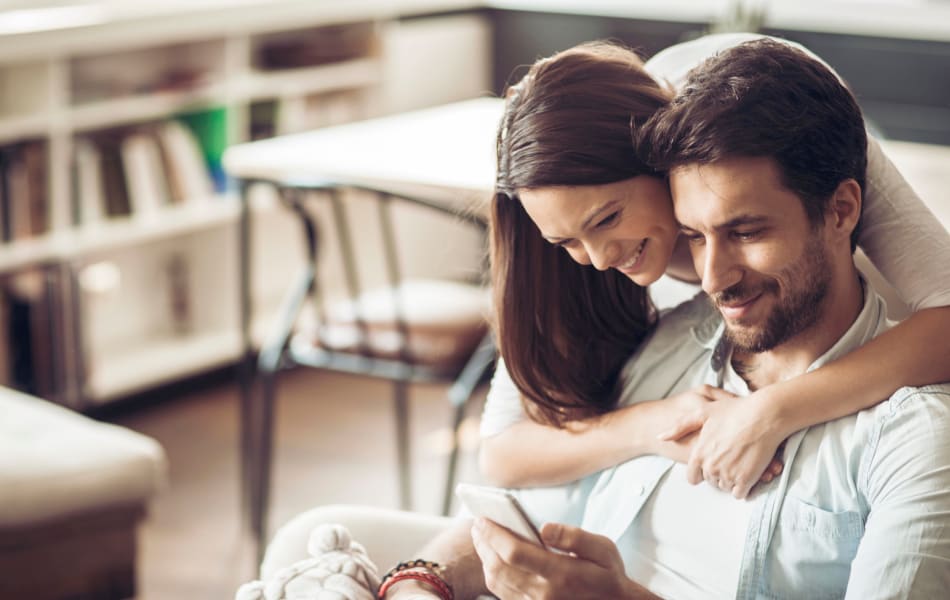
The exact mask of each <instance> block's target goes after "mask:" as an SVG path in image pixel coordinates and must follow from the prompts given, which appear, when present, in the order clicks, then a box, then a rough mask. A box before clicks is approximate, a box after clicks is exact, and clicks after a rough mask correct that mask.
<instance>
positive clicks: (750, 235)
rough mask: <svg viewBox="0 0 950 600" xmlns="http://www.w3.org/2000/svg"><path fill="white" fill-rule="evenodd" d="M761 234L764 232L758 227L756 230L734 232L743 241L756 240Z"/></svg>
mask: <svg viewBox="0 0 950 600" xmlns="http://www.w3.org/2000/svg"><path fill="white" fill-rule="evenodd" d="M761 234H762V230H761V229H756V230H754V231H734V232H733V233H732V235H734V236H735V237H736V238H737V239H739V240H742V241H743V242H751V241H753V240H756V239H758V237H759V236H760V235H761Z"/></svg>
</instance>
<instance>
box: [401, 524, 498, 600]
mask: <svg viewBox="0 0 950 600" xmlns="http://www.w3.org/2000/svg"><path fill="white" fill-rule="evenodd" d="M471 530H472V521H471V519H465V520H459V521H457V522H456V523H455V524H453V525H452V527H450V528H449V529H447V530H445V531H443V532H442V533H440V534H439V535H438V536H436V537H435V538H433V539H432V541H430V542H429V543H428V544H426V545H425V547H424V548H423V549H422V550H420V551H419V553H418V556H419V557H421V558H424V559H426V560H431V561H435V562H437V563H439V564H440V565H442V566H443V567H444V568H445V571H444V572H443V574H442V578H443V579H444V580H445V581H446V582H447V583H448V584H449V585H451V586H452V590H453V592H454V594H455V597H456V598H457V599H458V600H466V599H468V598H476V597H477V596H479V595H480V594H487V593H489V592H488V588H487V587H485V578H484V576H483V575H482V563H481V561H479V559H478V555H477V554H476V553H475V548H474V546H472V536H471ZM438 597H439V596H438V595H437V594H434V593H433V590H432V589H431V588H429V587H428V586H427V585H425V584H422V583H418V582H416V581H411V580H410V581H404V582H398V583H396V584H395V585H393V587H392V588H391V591H390V592H388V593H387V594H386V599H387V600H397V599H403V600H409V599H420V600H421V599H423V598H438Z"/></svg>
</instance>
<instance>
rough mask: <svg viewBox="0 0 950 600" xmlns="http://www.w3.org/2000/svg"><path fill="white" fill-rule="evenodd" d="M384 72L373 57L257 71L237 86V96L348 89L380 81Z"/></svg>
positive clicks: (283, 95)
mask: <svg viewBox="0 0 950 600" xmlns="http://www.w3.org/2000/svg"><path fill="white" fill-rule="evenodd" d="M381 72H382V67H381V65H380V61H379V60H377V59H374V58H364V59H357V60H349V61H345V62H341V63H337V64H332V65H322V66H319V67H304V68H297V69H285V70H279V71H254V72H252V73H251V74H249V75H248V76H247V77H245V78H244V81H243V82H242V83H241V84H239V85H238V87H237V95H238V96H239V97H240V98H242V99H244V100H258V99H262V98H274V97H286V96H301V95H306V94H316V93H320V92H329V91H335V90H347V89H352V88H357V87H364V86H372V85H375V84H377V83H378V82H379V79H380V76H381Z"/></svg>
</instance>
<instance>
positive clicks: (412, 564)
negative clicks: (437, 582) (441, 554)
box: [380, 558, 445, 585]
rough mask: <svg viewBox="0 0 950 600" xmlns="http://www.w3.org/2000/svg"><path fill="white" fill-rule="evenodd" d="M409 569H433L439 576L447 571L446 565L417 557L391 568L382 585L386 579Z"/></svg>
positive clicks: (381, 582) (384, 576)
mask: <svg viewBox="0 0 950 600" xmlns="http://www.w3.org/2000/svg"><path fill="white" fill-rule="evenodd" d="M409 569H425V570H426V571H431V572H433V573H435V574H436V575H437V576H438V577H440V578H441V577H442V573H443V572H444V571H445V567H443V566H442V565H440V564H439V563H437V562H435V561H431V560H423V559H421V558H415V559H413V560H404V561H403V562H401V563H399V564H397V565H396V566H395V567H393V568H392V569H390V570H389V571H387V572H386V574H385V575H383V579H382V581H380V585H382V584H384V583H386V580H387V579H389V578H390V577H392V576H393V575H395V574H396V573H399V572H401V571H408V570H409Z"/></svg>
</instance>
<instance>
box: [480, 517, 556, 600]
mask: <svg viewBox="0 0 950 600" xmlns="http://www.w3.org/2000/svg"><path fill="white" fill-rule="evenodd" d="M519 542H520V543H524V544H530V545H534V544H531V543H530V542H523V541H521V540H519V539H518V538H517V536H515V535H514V534H513V533H511V532H510V531H508V530H507V529H505V528H504V527H501V526H500V525H497V524H495V523H492V522H490V521H488V520H486V519H480V518H479V519H476V520H475V523H474V524H473V526H472V545H474V547H475V553H476V554H478V558H479V560H481V563H482V572H483V573H484V575H485V585H486V586H487V587H488V589H489V590H491V592H492V593H493V594H494V595H495V596H497V597H499V598H504V599H506V600H507V599H509V598H511V599H515V598H527V597H528V596H527V595H526V594H525V590H527V589H528V588H529V584H530V582H531V581H532V580H533V579H534V578H535V577H536V576H535V574H534V573H531V572H530V571H526V570H524V569H522V568H521V567H520V566H519V565H518V561H517V558H518V555H517V554H513V553H512V552H511V550H510V548H511V546H512V545H516V544H517V543H519ZM496 544H498V545H499V546H501V547H502V551H501V552H500V551H499V548H497V547H496V546H495V545H496ZM542 552H543V550H542ZM512 559H514V560H512Z"/></svg>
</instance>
